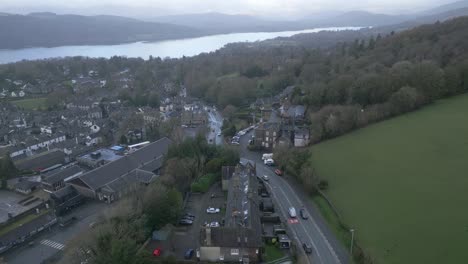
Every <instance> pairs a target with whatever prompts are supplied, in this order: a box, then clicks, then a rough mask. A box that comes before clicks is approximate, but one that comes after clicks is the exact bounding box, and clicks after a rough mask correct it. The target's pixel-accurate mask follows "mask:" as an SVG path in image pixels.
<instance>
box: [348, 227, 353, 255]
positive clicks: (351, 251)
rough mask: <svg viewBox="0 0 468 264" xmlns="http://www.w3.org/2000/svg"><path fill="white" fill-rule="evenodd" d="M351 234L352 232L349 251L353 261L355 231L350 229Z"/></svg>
mask: <svg viewBox="0 0 468 264" xmlns="http://www.w3.org/2000/svg"><path fill="white" fill-rule="evenodd" d="M349 232H351V248H350V249H349V252H350V255H351V259H353V244H354V229H350V230H349Z"/></svg>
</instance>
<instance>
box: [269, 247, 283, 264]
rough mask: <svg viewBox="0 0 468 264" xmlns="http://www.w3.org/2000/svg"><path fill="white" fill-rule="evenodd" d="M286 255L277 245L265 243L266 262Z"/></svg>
mask: <svg viewBox="0 0 468 264" xmlns="http://www.w3.org/2000/svg"><path fill="white" fill-rule="evenodd" d="M282 257H284V253H283V252H282V251H281V250H280V249H279V248H278V247H277V246H275V245H265V262H270V261H274V260H277V259H280V258H282Z"/></svg>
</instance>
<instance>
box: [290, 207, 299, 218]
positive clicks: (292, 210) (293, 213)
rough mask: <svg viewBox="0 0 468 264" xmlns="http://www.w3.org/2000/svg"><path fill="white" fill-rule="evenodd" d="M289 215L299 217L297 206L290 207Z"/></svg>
mask: <svg viewBox="0 0 468 264" xmlns="http://www.w3.org/2000/svg"><path fill="white" fill-rule="evenodd" d="M289 216H290V217H291V218H296V217H297V214H296V208H294V207H289Z"/></svg>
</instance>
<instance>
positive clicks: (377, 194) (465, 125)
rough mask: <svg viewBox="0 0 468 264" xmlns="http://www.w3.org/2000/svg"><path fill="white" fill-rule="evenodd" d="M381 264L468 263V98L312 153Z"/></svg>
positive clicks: (366, 130)
mask: <svg viewBox="0 0 468 264" xmlns="http://www.w3.org/2000/svg"><path fill="white" fill-rule="evenodd" d="M311 159H312V163H313V164H314V166H315V168H316V171H317V173H318V174H319V176H320V177H323V178H326V179H328V181H329V183H330V189H329V190H328V191H327V195H328V196H329V197H330V198H331V200H332V202H333V203H334V204H335V206H336V207H337V208H338V209H339V211H340V213H341V215H342V217H343V219H344V221H345V222H346V224H348V225H349V226H351V227H353V228H355V229H356V238H357V240H358V242H359V244H360V245H361V246H362V247H363V248H364V250H365V251H366V252H367V253H368V254H370V255H371V256H372V258H373V259H374V260H375V262H376V263H467V262H468V210H467V207H468V206H467V205H468V95H463V96H458V97H454V98H451V99H446V100H441V101H438V102H437V103H435V104H434V105H431V106H428V107H425V108H424V109H422V110H420V111H417V112H414V113H410V114H406V115H404V116H400V117H397V118H394V119H391V120H389V121H385V122H381V123H378V124H375V125H372V126H369V127H367V128H364V129H361V130H358V131H356V132H354V133H351V134H348V135H345V136H342V137H339V138H337V139H334V140H330V141H327V142H324V143H321V144H318V145H316V146H313V147H312V158H311Z"/></svg>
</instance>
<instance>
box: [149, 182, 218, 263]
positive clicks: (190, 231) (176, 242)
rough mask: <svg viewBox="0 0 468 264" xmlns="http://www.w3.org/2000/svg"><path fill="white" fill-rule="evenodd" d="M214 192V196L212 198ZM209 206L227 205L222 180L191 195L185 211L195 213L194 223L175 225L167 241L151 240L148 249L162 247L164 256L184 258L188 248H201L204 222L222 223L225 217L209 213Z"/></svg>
mask: <svg viewBox="0 0 468 264" xmlns="http://www.w3.org/2000/svg"><path fill="white" fill-rule="evenodd" d="M213 194H214V197H213V198H212V195H213ZM208 207H216V208H223V207H225V198H224V193H223V192H222V190H221V182H219V183H216V184H215V185H214V186H212V187H211V189H210V190H209V192H207V193H205V194H192V195H191V196H190V198H189V200H188V201H187V206H186V208H185V212H189V213H191V214H193V215H195V219H194V222H193V225H191V226H177V227H175V229H174V232H173V234H172V236H171V237H170V238H169V239H168V240H167V241H151V242H150V243H149V244H148V246H147V247H146V248H147V250H149V251H153V250H154V249H156V248H160V249H161V251H162V255H163V256H168V255H173V256H175V257H177V258H178V259H183V258H184V254H185V252H186V251H187V250H188V249H194V250H196V249H197V248H199V247H200V231H201V227H202V226H203V224H205V223H211V222H214V221H216V222H219V223H221V222H222V220H223V217H224V215H223V214H222V213H218V214H207V213H206V209H207V208H208ZM222 212H224V210H222Z"/></svg>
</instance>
